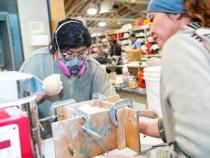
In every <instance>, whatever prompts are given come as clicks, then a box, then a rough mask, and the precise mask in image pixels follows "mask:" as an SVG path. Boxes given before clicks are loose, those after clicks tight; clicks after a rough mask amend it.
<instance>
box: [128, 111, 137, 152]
mask: <svg viewBox="0 0 210 158" xmlns="http://www.w3.org/2000/svg"><path fill="white" fill-rule="evenodd" d="M125 109H126V111H125V120H126V125H125V126H126V132H125V134H126V143H127V147H128V148H130V149H132V150H133V151H135V152H137V153H139V152H140V151H141V146H140V137H139V131H138V124H139V118H138V115H137V110H135V109H131V108H125Z"/></svg>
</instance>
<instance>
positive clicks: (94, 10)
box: [87, 5, 98, 15]
mask: <svg viewBox="0 0 210 158" xmlns="http://www.w3.org/2000/svg"><path fill="white" fill-rule="evenodd" d="M97 12H98V8H97V7H96V6H95V5H90V6H89V8H88V9H87V13H88V14H89V15H96V13H97Z"/></svg>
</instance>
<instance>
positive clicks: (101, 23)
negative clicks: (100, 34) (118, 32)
mask: <svg viewBox="0 0 210 158" xmlns="http://www.w3.org/2000/svg"><path fill="white" fill-rule="evenodd" d="M98 26H100V27H105V26H106V23H105V22H104V21H101V22H99V23H98Z"/></svg>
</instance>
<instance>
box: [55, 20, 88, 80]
mask: <svg viewBox="0 0 210 158" xmlns="http://www.w3.org/2000/svg"><path fill="white" fill-rule="evenodd" d="M68 23H79V24H81V22H79V21H71V20H70V21H67V22H64V23H63V24H61V25H60V26H59V27H58V28H57V29H56V31H55V43H56V46H57V49H58V53H59V54H60V55H61V57H62V59H58V60H57V62H58V65H59V67H60V69H61V70H62V72H63V73H64V74H65V75H66V76H67V77H71V76H72V72H71V70H69V69H68V67H67V66H66V65H65V64H64V62H63V55H62V54H61V51H60V47H59V45H58V40H57V33H58V31H59V30H60V29H61V28H62V27H63V26H64V25H66V24H68ZM86 67H87V61H84V63H83V64H82V66H81V68H80V70H79V71H78V73H77V77H80V76H82V75H83V74H84V72H85V69H86Z"/></svg>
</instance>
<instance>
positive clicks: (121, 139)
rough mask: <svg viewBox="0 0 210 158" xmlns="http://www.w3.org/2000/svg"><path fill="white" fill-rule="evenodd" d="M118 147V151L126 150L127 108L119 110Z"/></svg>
mask: <svg viewBox="0 0 210 158" xmlns="http://www.w3.org/2000/svg"><path fill="white" fill-rule="evenodd" d="M117 121H118V126H117V131H116V132H117V134H116V135H117V147H118V149H123V148H126V137H125V108H121V109H118V110H117Z"/></svg>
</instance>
